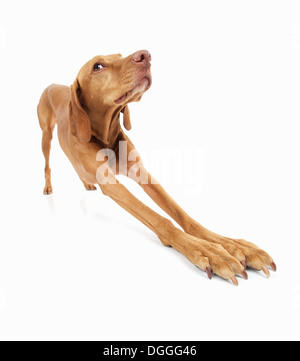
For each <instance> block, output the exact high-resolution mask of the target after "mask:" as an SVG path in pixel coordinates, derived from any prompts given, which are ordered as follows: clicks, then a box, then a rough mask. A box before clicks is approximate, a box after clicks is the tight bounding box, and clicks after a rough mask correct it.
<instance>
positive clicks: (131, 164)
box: [38, 50, 276, 285]
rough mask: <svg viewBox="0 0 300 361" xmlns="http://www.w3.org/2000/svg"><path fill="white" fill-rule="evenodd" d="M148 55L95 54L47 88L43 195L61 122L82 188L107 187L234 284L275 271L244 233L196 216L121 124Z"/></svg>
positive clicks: (41, 109)
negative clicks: (250, 272) (253, 273)
mask: <svg viewBox="0 0 300 361" xmlns="http://www.w3.org/2000/svg"><path fill="white" fill-rule="evenodd" d="M150 61H151V56H150V54H149V52H148V51H146V50H142V51H138V52H136V53H134V54H132V55H130V56H128V57H126V58H122V56H121V55H120V54H117V55H109V56H96V57H94V58H93V59H91V60H90V61H88V62H87V63H86V64H85V65H84V66H83V67H82V68H81V70H80V71H79V73H78V75H77V78H76V80H75V81H74V83H73V84H72V85H71V87H68V86H63V85H55V84H54V85H50V86H49V87H48V88H46V89H45V91H44V92H43V94H42V96H41V99H40V102H39V105H38V117H39V122H40V126H41V128H42V131H43V140H42V149H43V153H44V156H45V161H46V163H45V178H46V185H45V188H44V194H51V193H52V185H51V170H50V166H49V153H50V147H51V139H52V133H53V129H54V126H55V124H57V125H58V138H59V142H60V145H61V147H62V149H63V151H64V152H65V154H66V155H67V157H68V158H69V160H70V161H71V163H72V164H73V166H74V168H75V170H76V172H77V173H78V175H79V177H80V179H81V180H82V182H83V184H84V186H85V188H86V189H88V190H94V189H96V187H95V184H99V186H100V188H101V190H102V192H103V194H105V195H107V196H109V197H111V198H112V199H113V200H114V201H115V202H117V203H118V204H119V205H120V206H121V207H123V208H124V209H126V210H127V211H128V212H129V213H131V214H132V215H133V216H135V217H136V218H137V219H139V220H140V221H141V222H143V223H144V224H145V225H146V226H147V227H149V228H150V229H152V230H153V232H155V233H156V234H157V236H158V237H159V239H160V240H161V242H162V243H163V245H165V246H171V247H174V248H175V249H177V250H178V251H180V252H181V253H182V254H183V255H185V256H186V257H187V258H188V259H189V260H190V261H191V262H192V263H193V264H195V265H196V266H198V267H199V268H201V269H203V270H205V271H206V272H207V275H208V277H209V278H211V277H212V274H213V273H216V274H217V275H219V276H221V277H223V278H225V279H231V280H232V282H233V283H234V284H235V285H237V284H238V282H237V279H236V277H235V276H236V275H241V276H243V277H244V278H245V279H247V273H246V271H245V269H246V266H249V267H251V268H254V269H257V270H263V271H264V273H265V274H266V275H267V276H269V269H268V267H270V268H272V269H273V270H274V271H276V265H275V263H274V262H273V260H272V258H271V257H270V256H269V255H268V254H267V253H266V252H264V251H263V250H261V249H259V248H258V247H257V246H255V245H254V244H252V243H249V242H246V241H244V240H242V239H230V238H226V237H222V236H219V235H217V234H215V233H213V232H211V231H209V230H207V229H206V228H204V227H203V226H201V225H200V224H199V223H198V222H196V221H195V220H194V219H192V218H191V217H190V216H189V215H188V214H187V213H185V212H184V210H183V209H181V208H180V207H179V205H178V204H176V203H175V201H174V200H173V199H172V198H171V197H170V196H169V195H168V194H167V192H166V191H165V190H164V189H163V188H162V186H161V185H159V184H158V183H157V182H156V181H155V180H154V178H152V176H151V175H150V174H149V173H148V172H147V170H146V169H145V167H144V165H143V163H142V161H141V159H140V157H139V155H138V153H137V152H136V150H135V148H134V145H133V144H132V142H131V141H130V140H129V138H128V137H127V135H126V134H125V133H124V131H123V130H122V128H121V126H120V113H121V112H122V113H123V124H124V127H125V128H126V129H127V130H129V129H130V128H131V124H130V115H129V109H128V103H130V102H133V101H139V100H140V99H141V97H142V95H143V93H144V92H145V91H147V90H148V89H149V88H150V86H151V72H150V67H151V63H150ZM124 145H126V146H124ZM121 148H122V152H121ZM124 152H125V156H124ZM117 174H125V175H127V176H128V177H130V178H132V179H134V180H135V181H136V182H137V183H138V184H139V185H140V186H141V187H142V188H143V189H144V191H145V192H146V193H147V194H148V195H149V196H150V197H151V198H152V199H153V200H154V201H155V202H156V203H157V204H158V205H159V206H160V207H161V208H162V209H163V210H164V211H165V212H166V213H167V214H168V215H169V216H170V217H172V218H173V219H174V220H175V221H176V222H177V223H178V224H179V225H180V226H181V228H182V229H183V231H182V230H180V229H179V228H176V227H175V226H174V225H173V223H172V222H171V221H169V220H168V219H166V218H164V217H162V216H160V215H159V214H157V213H156V212H154V211H153V210H151V209H150V208H149V207H147V206H146V205H144V204H143V203H142V202H140V201H139V200H138V199H137V198H136V197H134V196H133V195H132V194H131V193H130V192H129V191H128V190H127V189H126V188H125V187H124V186H123V185H122V184H121V183H119V182H118V181H117V179H116V178H115V176H116V175H117Z"/></svg>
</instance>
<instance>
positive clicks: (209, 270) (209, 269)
mask: <svg viewBox="0 0 300 361" xmlns="http://www.w3.org/2000/svg"><path fill="white" fill-rule="evenodd" d="M205 271H206V273H207V277H208V278H209V279H210V280H211V279H212V271H211V268H210V267H206V269H205Z"/></svg>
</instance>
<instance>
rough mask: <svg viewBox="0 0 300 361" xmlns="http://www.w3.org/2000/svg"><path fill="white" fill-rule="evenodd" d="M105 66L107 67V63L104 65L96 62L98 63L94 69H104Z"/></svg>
mask: <svg viewBox="0 0 300 361" xmlns="http://www.w3.org/2000/svg"><path fill="white" fill-rule="evenodd" d="M104 68H106V66H105V65H102V64H99V63H96V64H95V65H94V68H93V70H94V71H100V70H102V69H104Z"/></svg>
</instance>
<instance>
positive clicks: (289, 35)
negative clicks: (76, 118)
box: [0, 0, 300, 340]
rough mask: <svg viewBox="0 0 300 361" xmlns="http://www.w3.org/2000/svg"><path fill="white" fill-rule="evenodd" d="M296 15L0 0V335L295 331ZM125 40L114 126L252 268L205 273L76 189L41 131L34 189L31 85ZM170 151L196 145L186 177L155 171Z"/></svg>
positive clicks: (293, 9) (34, 90)
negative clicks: (260, 268)
mask: <svg viewBox="0 0 300 361" xmlns="http://www.w3.org/2000/svg"><path fill="white" fill-rule="evenodd" d="M299 19H300V4H299V2H297V1H274V0H272V1H262V0H259V1H251V2H249V1H241V0H239V1H199V0H197V1H192V0H186V1H175V0H172V1H151V2H149V1H141V0H138V1H131V0H127V1H117V0H115V1H101V0H99V1H88V0H86V1H84V2H83V1H74V0H73V1H51V2H49V1H9V2H8V1H6V2H4V1H2V2H1V5H0V79H1V86H0V99H1V100H0V102H1V109H0V120H1V123H0V124H1V133H0V134H1V142H0V147H1V149H0V150H1V189H0V196H1V199H0V204H1V228H0V232H1V235H0V236H1V240H0V339H22V340H25V339H26V340H33V339H38V340H45V339H46V340H48V339H49V340H56V339H58V340H81V339H82V340H299V334H300V332H299V321H300V280H299V251H300V246H299V200H300V195H299V181H300V176H299V154H300V153H299V151H300V146H299V116H300V106H299V99H300V20H299ZM139 49H148V50H149V51H150V52H151V54H152V58H153V60H152V74H153V86H152V88H151V89H150V90H149V92H148V93H147V94H145V95H144V97H143V100H142V101H141V102H140V103H135V104H132V106H131V114H132V125H133V129H132V130H131V132H130V137H131V139H132V140H133V142H134V144H135V145H136V147H137V149H139V151H140V153H141V155H142V156H143V155H144V154H145V158H151V161H150V162H149V163H147V161H146V159H145V163H146V166H147V165H148V169H149V170H150V171H151V172H152V173H154V175H155V176H156V178H158V179H159V180H161V182H162V183H163V185H164V186H165V187H166V189H167V190H168V191H169V193H170V194H171V195H172V196H173V198H175V200H176V201H177V202H178V203H179V204H180V205H181V206H182V207H183V208H184V209H185V210H186V211H187V212H188V213H190V214H191V215H192V216H193V217H194V218H196V219H197V220H198V221H199V222H200V223H202V224H203V225H205V226H206V227H207V228H210V229H212V230H214V231H215V232H218V233H220V234H224V235H226V236H231V237H243V238H246V239H248V240H249V241H252V242H254V243H257V244H258V245H260V247H261V248H263V249H265V250H267V251H268V252H269V253H270V254H271V255H272V256H273V257H274V260H275V262H276V263H277V265H278V272H277V273H273V272H272V275H271V278H270V279H269V280H267V279H266V278H265V276H264V275H263V274H262V272H254V271H249V280H248V281H244V280H242V279H239V283H240V285H239V287H234V286H233V285H232V284H231V283H230V282H227V281H224V280H222V279H220V278H218V277H214V278H213V280H212V281H209V280H208V279H207V277H206V274H205V273H204V272H202V271H200V270H198V269H197V268H196V267H195V266H193V265H192V264H190V263H189V262H188V261H187V260H186V259H184V257H183V256H181V255H180V254H179V253H177V252H175V251H174V250H172V249H168V248H165V247H163V246H162V245H161V244H160V241H159V240H158V238H157V237H156V235H155V234H153V233H152V232H151V231H150V230H148V229H147V228H146V227H145V226H144V225H143V224H141V223H139V222H138V221H137V220H135V219H134V218H133V217H132V216H131V215H129V214H127V213H126V212H125V211H124V210H123V209H121V208H120V207H119V206H118V205H116V204H114V202H113V201H112V200H110V199H109V198H107V197H104V196H103V195H102V193H101V192H100V191H97V192H86V191H85V190H84V188H83V186H82V184H81V182H80V180H79V178H78V176H77V175H76V173H75V171H74V170H73V168H72V166H71V165H70V163H69V161H68V160H67V158H66V157H65V155H64V154H63V152H62V151H61V149H60V148H59V145H58V142H57V138H56V132H55V137H54V140H53V148H52V153H51V166H52V176H53V187H54V194H53V195H52V196H48V197H47V196H43V194H42V190H43V186H44V178H43V169H44V159H43V156H42V152H41V131H40V128H39V125H38V120H37V116H36V106H37V104H38V101H39V97H40V94H41V93H42V91H43V89H44V88H45V87H46V86H48V85H49V84H51V83H60V84H67V85H70V84H71V83H72V82H73V80H74V79H75V77H76V75H77V72H78V70H79V69H80V67H81V66H82V65H83V64H84V63H85V62H86V61H87V60H89V59H90V58H91V57H93V56H94V55H97V54H111V53H122V54H123V56H127V55H129V54H131V53H133V52H134V51H136V50H139ZM176 152H177V153H178V152H179V153H180V154H183V152H187V153H188V154H192V156H193V154H198V156H197V157H196V160H195V162H196V163H197V167H198V168H197V169H200V171H201V172H200V176H199V174H198V176H197V182H198V187H197V184H196V185H195V182H194V183H193V184H186V182H181V183H182V184H180V182H178V181H176V180H175V179H174V180H172V177H169V179H165V180H164V179H161V177H160V174H157V173H160V171H159V167H157V164H160V162H162V161H163V158H164V157H165V155H166V154H168V155H170V154H171V155H172V154H175V153H176ZM153 154H154V156H153ZM146 155H148V156H147V157H146ZM149 155H150V157H149ZM186 161H188V160H186ZM165 163H166V162H165ZM175 166H176V164H175V163H174V162H173V161H170V164H169V169H170V170H169V172H173V173H172V174H176V172H178V173H179V174H180V173H181V170H182V169H181V168H182V166H184V165H182V164H179V165H178V169H175ZM156 168H158V170H157V169H156ZM174 172H175V173H174ZM169 174H171V173H169ZM167 178H168V177H167ZM120 180H122V181H123V183H124V184H126V185H127V186H128V187H129V188H130V190H132V191H133V192H134V194H135V195H138V196H139V197H140V198H141V199H143V200H144V201H145V202H146V203H147V204H148V205H151V206H153V208H154V209H155V210H158V208H157V207H156V206H155V205H153V204H152V203H151V201H150V200H149V199H148V198H147V197H146V196H145V195H144V194H143V193H142V191H141V190H140V189H137V188H138V187H137V186H135V185H134V184H133V183H131V182H129V181H128V180H127V179H123V178H120ZM197 182H196V183H197ZM178 183H179V184H178ZM161 213H162V212H161Z"/></svg>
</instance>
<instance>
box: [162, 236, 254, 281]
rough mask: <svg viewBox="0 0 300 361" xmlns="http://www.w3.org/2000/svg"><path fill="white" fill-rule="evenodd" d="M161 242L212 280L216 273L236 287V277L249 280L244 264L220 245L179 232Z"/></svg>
mask: <svg viewBox="0 0 300 361" xmlns="http://www.w3.org/2000/svg"><path fill="white" fill-rule="evenodd" d="M161 240H162V243H163V244H164V245H166V246H172V247H173V248H175V249H176V250H178V251H179V252H180V253H182V254H183V255H184V256H185V257H186V258H187V259H188V260H189V261H191V262H192V263H193V264H194V265H195V266H197V267H199V268H201V269H202V270H204V271H206V273H207V276H208V278H210V279H211V278H212V275H213V274H214V273H215V274H217V275H218V276H220V277H222V278H224V279H226V280H231V281H232V282H233V284H234V285H236V286H237V285H238V281H237V279H236V276H241V277H243V278H244V279H248V275H247V272H246V271H245V267H244V266H243V264H242V263H241V262H240V261H239V260H238V259H237V258H236V257H233V256H232V255H231V254H230V253H229V252H228V251H227V250H226V249H225V248H224V247H222V246H221V245H220V244H216V243H211V242H209V241H206V240H203V239H200V238H197V237H194V236H191V235H189V234H187V233H184V232H181V231H179V230H178V232H177V231H176V233H175V232H172V234H171V236H170V237H168V238H167V240H166V239H161Z"/></svg>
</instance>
